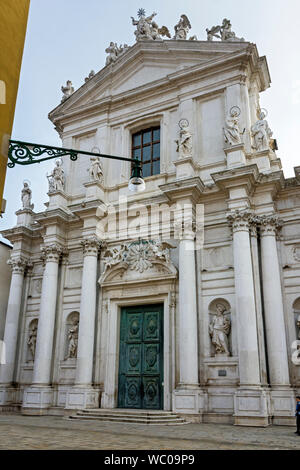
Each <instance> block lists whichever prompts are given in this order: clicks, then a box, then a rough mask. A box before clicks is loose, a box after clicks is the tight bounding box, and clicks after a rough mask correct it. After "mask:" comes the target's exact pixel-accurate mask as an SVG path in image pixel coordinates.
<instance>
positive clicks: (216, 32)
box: [206, 18, 245, 41]
mask: <svg viewBox="0 0 300 470" xmlns="http://www.w3.org/2000/svg"><path fill="white" fill-rule="evenodd" d="M206 33H207V40H208V41H212V40H213V38H218V39H221V41H245V39H244V38H238V37H236V35H235V33H234V32H233V31H231V23H230V20H228V19H227V18H224V19H223V22H222V24H221V25H217V26H212V27H211V28H210V29H208V28H206Z"/></svg>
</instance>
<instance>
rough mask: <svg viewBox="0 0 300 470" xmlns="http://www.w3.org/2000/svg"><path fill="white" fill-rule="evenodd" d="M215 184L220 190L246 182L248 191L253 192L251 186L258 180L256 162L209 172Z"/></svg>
mask: <svg viewBox="0 0 300 470" xmlns="http://www.w3.org/2000/svg"><path fill="white" fill-rule="evenodd" d="M211 177H212V179H213V180H214V182H215V184H216V185H217V186H218V187H219V188H220V189H222V190H224V189H229V188H232V187H237V186H243V185H245V184H246V186H247V188H248V192H249V193H252V192H253V187H254V186H255V185H256V183H257V181H258V180H259V170H258V167H257V165H256V164H253V165H245V166H241V167H238V168H232V169H229V170H224V171H218V172H216V173H211Z"/></svg>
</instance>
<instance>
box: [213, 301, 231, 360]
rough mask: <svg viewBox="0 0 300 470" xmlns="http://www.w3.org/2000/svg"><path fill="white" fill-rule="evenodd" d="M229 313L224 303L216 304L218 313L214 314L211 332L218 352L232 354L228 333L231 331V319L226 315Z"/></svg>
mask: <svg viewBox="0 0 300 470" xmlns="http://www.w3.org/2000/svg"><path fill="white" fill-rule="evenodd" d="M227 313H229V312H227V311H226V308H225V307H224V305H223V304H217V305H216V314H215V315H214V317H213V319H212V321H211V323H210V325H209V334H210V336H211V342H212V344H213V345H214V347H215V350H216V354H225V355H226V356H230V351H229V345H228V335H229V332H230V319H229V318H228V317H226V316H225V315H226V314H227Z"/></svg>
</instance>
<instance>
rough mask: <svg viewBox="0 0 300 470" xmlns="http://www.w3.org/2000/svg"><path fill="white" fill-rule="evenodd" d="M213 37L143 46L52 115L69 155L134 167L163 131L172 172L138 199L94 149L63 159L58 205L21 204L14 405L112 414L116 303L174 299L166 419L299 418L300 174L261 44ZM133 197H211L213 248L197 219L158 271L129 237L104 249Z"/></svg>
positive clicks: (9, 336) (8, 395) (11, 370)
mask: <svg viewBox="0 0 300 470" xmlns="http://www.w3.org/2000/svg"><path fill="white" fill-rule="evenodd" d="M141 15H142V14H141ZM141 17H142V16H140V19H141ZM226 21H228V20H226ZM137 23H138V22H137V21H136V24H137ZM149 24H150V23H149ZM156 26H157V25H156ZM220 28H221V27H220ZM141 31H142V30H141ZM160 31H161V30H160ZM175 31H176V30H175ZM220 31H221V30H220ZM139 34H142V33H139ZM149 34H150V33H149ZM151 34H152V33H151ZM160 34H161V35H163V36H164V34H163V33H162V32H161V33H160ZM220 34H221V33H220ZM185 36H186V35H185ZM213 36H214V35H213V34H210V36H209V40H208V41H198V40H195V38H194V39H193V40H187V39H185V38H184V37H180V38H178V39H176V38H175V37H176V35H175V37H174V38H173V39H163V38H162V37H160V36H159V37H156V36H155V38H152V39H151V38H150V37H142V38H141V37H140V36H139V38H138V40H137V42H136V43H135V44H134V45H133V46H131V47H128V46H127V47H126V49H125V50H124V51H123V52H122V54H119V55H117V56H116V58H115V60H114V61H108V62H107V65H106V66H105V67H104V68H102V69H101V70H100V71H99V72H98V73H96V74H95V75H92V76H91V77H90V79H89V80H88V81H86V83H85V84H84V85H83V86H81V88H80V89H78V90H77V91H75V92H73V91H72V94H69V95H68V97H66V98H65V99H64V100H63V101H62V103H61V104H59V105H58V106H57V107H56V108H55V109H54V110H53V111H51V112H50V114H49V118H50V120H51V121H52V122H53V124H54V125H55V126H56V129H57V130H58V131H59V133H60V135H61V138H62V146H63V147H66V148H75V149H81V150H85V151H94V152H99V151H101V152H102V153H104V154H111V155H120V156H127V157H130V156H131V136H132V134H133V133H135V132H137V131H139V130H142V129H147V128H149V127H154V126H160V132H161V139H160V173H159V174H156V175H154V176H150V177H148V178H146V180H145V182H146V191H145V192H144V193H142V194H140V195H138V196H134V195H130V194H129V193H128V189H127V185H128V179H129V176H130V168H129V165H128V164H127V163H126V162H120V161H110V160H105V159H102V161H101V162H100V161H98V160H97V161H96V160H95V162H96V163H97V164H98V167H97V168H98V169H97V172H96V176H97V177H96V176H95V175H94V173H93V171H92V172H91V161H90V158H89V157H86V156H84V155H82V156H79V158H78V160H77V161H71V160H70V159H69V158H68V157H64V158H63V162H62V165H60V163H58V164H57V165H56V166H57V168H60V167H61V168H62V170H63V173H62V174H63V183H62V184H61V186H60V187H59V188H58V187H54V186H53V187H51V188H50V189H51V190H50V191H49V193H48V196H49V203H48V205H47V209H46V211H45V212H43V213H35V212H34V211H33V207H32V206H31V205H30V207H29V205H28V207H27V205H26V206H24V207H23V209H21V210H20V211H18V212H17V217H18V222H17V225H16V227H14V228H12V229H10V230H6V231H4V232H3V234H4V236H5V237H6V238H8V239H9V240H10V241H11V242H12V243H13V250H12V254H11V262H10V266H11V268H12V280H11V294H10V297H9V302H8V310H7V314H6V326H5V333H4V341H5V344H6V358H7V363H6V365H4V366H1V376H0V379H1V386H0V405H1V406H2V407H4V408H5V407H9V408H10V409H11V408H12V407H13V408H14V409H19V410H21V411H22V412H23V413H27V414H42V413H50V414H51V413H52V414H54V413H57V414H63V413H64V412H66V411H65V409H67V410H70V411H71V410H75V409H78V408H85V407H94V408H95V407H103V408H114V407H117V406H118V404H117V395H118V365H119V338H120V311H121V308H122V307H126V306H132V305H147V304H153V303H156V304H157V303H161V304H163V312H164V313H163V325H164V334H163V351H164V357H163V366H164V387H163V390H164V392H163V396H164V400H163V403H164V405H163V407H164V409H165V410H174V411H177V412H179V413H182V414H183V415H189V417H190V419H193V420H195V421H205V422H229V423H235V424H238V425H255V426H256V425H258V426H267V425H268V424H270V423H274V424H290V423H292V422H293V416H294V404H295V403H294V397H295V394H296V393H298V394H299V392H300V365H298V364H297V361H293V360H292V355H293V352H294V349H295V341H296V340H298V339H300V331H299V328H300V327H299V325H300V323H299V315H300V229H299V227H300V224H299V221H300V168H299V167H297V168H295V177H294V178H287V179H286V178H285V177H284V175H283V172H282V170H281V162H280V159H279V158H278V157H277V155H276V153H275V150H274V148H275V147H274V140H272V139H271V137H272V133H271V131H270V128H269V124H268V122H267V121H266V113H263V112H262V111H261V109H260V105H259V95H260V93H261V92H263V91H264V90H266V89H267V88H268V87H269V86H270V76H269V72H268V66H267V61H266V58H265V57H260V56H259V55H258V52H257V48H256V46H255V45H254V44H253V43H250V42H247V41H245V40H239V38H237V37H234V38H233V39H234V40H233V39H232V38H231V40H226V38H225V39H224V38H223V40H221V41H213V40H212V38H213ZM216 37H218V36H216ZM154 39H155V40H154ZM191 39H192V38H191ZM268 120H269V121H271V117H268ZM178 123H181V124H180V127H179V126H178ZM187 127H188V132H187V133H188V138H189V139H190V140H189V141H187V142H186V141H185V142H184V141H183V140H184V138H185V135H184V132H186V131H185V129H187ZM182 129H183V130H184V132H183V133H181V134H180V130H181V131H182ZM268 143H269V145H268ZM184 145H185V147H183V146H184ZM180 146H181V147H180ZM178 150H179V151H178ZM99 168H100V169H101V172H100V169H99ZM123 196H128V207H129V209H130V208H131V207H133V205H134V204H135V203H137V202H138V203H139V204H144V205H145V206H146V207H150V206H151V205H152V204H162V203H163V204H166V205H172V204H173V203H176V202H180V203H183V204H184V203H190V204H191V205H192V206H193V207H194V206H196V205H197V204H203V205H204V214H205V220H204V229H205V230H204V246H203V248H202V249H200V250H196V251H194V249H193V248H194V246H195V241H194V238H195V232H194V231H193V224H192V223H191V230H189V231H188V232H187V233H184V234H183V235H182V236H181V237H178V238H177V239H172V237H170V240H168V241H169V243H170V245H171V246H172V247H169V246H166V247H165V248H162V247H161V246H160V247H159V248H157V246H156V247H152V248H151V250H150V251H151V254H150V255H149V253H148V255H147V256H148V258H147V256H146V257H145V259H146V261H145V264H143V265H141V264H139V263H137V262H136V260H135V258H134V255H130V256H128V255H126V256H127V257H125V258H124V256H123V254H124V250H125V251H126V252H128V247H129V243H130V242H132V240H131V241H129V240H128V239H126V233H125V232H124V236H123V237H121V240H118V241H114V240H111V239H109V237H108V234H107V227H106V226H105V224H104V223H102V222H103V220H105V219H102V218H101V216H99V206H100V207H101V208H102V209H101V210H102V211H103V213H105V211H107V210H108V208H109V207H115V208H116V210H117V213H118V214H119V216H120V217H121V209H120V205H119V199H120V198H121V197H123ZM37 197H43V196H42V195H37V194H33V200H34V198H37ZM133 218H134V217H133ZM131 219H132V217H131ZM172 223H173V222H172ZM145 224H146V222H145ZM158 235H161V234H158ZM149 243H150V242H149ZM122 250H123V251H122ZM161 250H165V251H161ZM122 253H123V254H122ZM293 344H294V346H293ZM293 348H294V349H293Z"/></svg>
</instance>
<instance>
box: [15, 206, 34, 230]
mask: <svg viewBox="0 0 300 470" xmlns="http://www.w3.org/2000/svg"><path fill="white" fill-rule="evenodd" d="M33 215H34V212H33V210H32V209H20V210H19V211H17V212H16V216H17V226H20V225H22V226H25V227H29V226H30V225H31V224H32V219H33Z"/></svg>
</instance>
